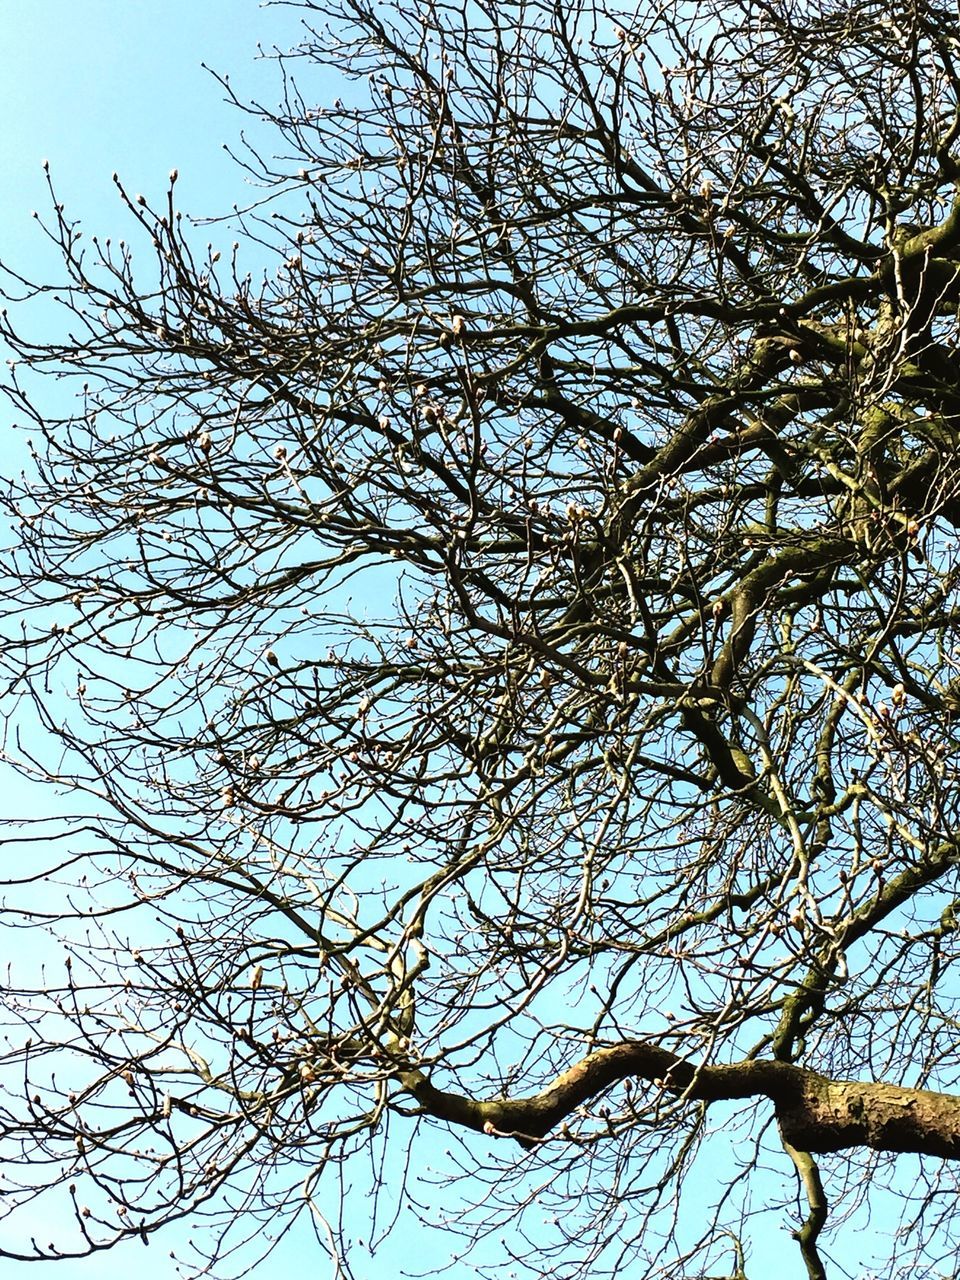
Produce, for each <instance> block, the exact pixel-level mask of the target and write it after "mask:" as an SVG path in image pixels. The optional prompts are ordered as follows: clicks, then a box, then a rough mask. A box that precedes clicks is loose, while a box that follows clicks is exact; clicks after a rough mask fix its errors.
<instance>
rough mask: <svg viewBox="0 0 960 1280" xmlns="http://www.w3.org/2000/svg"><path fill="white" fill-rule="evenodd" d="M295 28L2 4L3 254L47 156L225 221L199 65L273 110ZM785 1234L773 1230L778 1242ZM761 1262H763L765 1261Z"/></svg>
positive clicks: (233, 19)
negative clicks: (170, 181)
mask: <svg viewBox="0 0 960 1280" xmlns="http://www.w3.org/2000/svg"><path fill="white" fill-rule="evenodd" d="M296 25H297V14H296V11H293V10H286V9H282V8H276V7H268V8H266V9H262V8H261V7H260V5H259V4H258V3H256V0H162V2H161V3H146V2H145V0H0V32H2V38H0V120H2V127H0V258H2V259H4V260H6V261H9V262H11V263H15V264H19V265H21V266H22V267H23V268H24V269H25V270H26V271H27V272H28V273H29V270H30V268H31V264H36V265H37V270H38V272H39V273H40V274H41V275H42V274H43V262H44V260H45V249H44V244H43V241H42V238H41V237H40V235H39V233H38V230H37V227H36V224H35V223H34V222H33V221H32V219H31V217H30V213H31V210H33V209H39V210H43V209H44V207H45V202H46V189H45V183H44V174H43V170H42V167H41V165H42V161H43V160H44V159H46V160H49V162H50V166H51V171H52V174H53V177H54V181H55V183H56V186H57V189H58V193H59V196H60V198H61V199H62V200H63V201H64V202H65V204H66V205H67V209H68V211H69V212H70V213H71V214H72V215H74V216H79V217H81V218H82V220H83V222H84V224H85V227H86V229H87V230H88V233H92V232H99V233H100V234H102V235H104V236H106V235H109V234H111V233H113V234H117V235H122V234H123V230H122V227H123V212H122V208H121V205H120V202H119V200H118V198H117V195H116V192H115V190H114V187H113V184H112V182H111V174H112V172H113V171H114V170H116V171H117V172H118V173H119V174H120V176H121V178H122V179H123V181H124V183H125V185H126V186H127V188H128V189H129V190H131V191H143V192H144V193H147V194H151V195H155V194H156V193H158V192H160V191H161V190H163V189H164V188H165V186H166V184H167V175H168V172H169V171H170V170H171V169H172V168H174V167H176V168H177V169H178V170H179V174H180V179H179V187H178V198H179V202H180V205H181V207H183V208H185V209H187V210H191V211H194V212H197V213H201V214H205V213H211V214H212V213H217V212H225V211H226V210H227V209H229V208H230V206H231V205H232V204H233V203H235V202H242V201H243V199H244V186H243V178H242V175H241V174H240V173H238V171H237V170H236V169H235V167H234V166H233V164H232V163H231V162H230V161H229V159H228V158H227V157H226V156H225V155H224V153H223V151H222V144H223V143H224V142H225V141H232V140H234V139H235V138H236V136H237V133H238V130H239V128H240V126H241V123H243V122H241V120H240V119H238V117H237V114H236V112H235V111H234V110H232V109H231V108H229V107H228V106H227V105H226V104H225V103H224V102H223V101H222V93H221V90H220V88H219V86H218V85H217V84H216V82H215V81H214V80H213V78H212V77H211V76H210V75H209V74H208V73H206V72H205V71H204V70H203V69H202V67H201V62H207V63H208V64H210V65H211V66H213V67H215V68H217V69H218V70H221V71H230V72H232V73H233V79H234V82H235V83H236V84H237V86H238V88H241V87H242V88H243V89H244V90H245V91H246V92H247V93H248V94H250V95H254V94H256V95H259V96H261V97H262V98H263V99H265V100H266V101H267V102H273V101H274V100H275V99H276V97H277V92H278V90H277V77H276V69H275V68H274V67H273V66H272V65H269V64H265V63H260V64H259V65H258V64H257V63H256V61H255V59H256V52H257V50H256V46H257V42H258V41H261V42H262V43H263V44H264V45H265V46H270V45H273V44H277V45H280V46H283V47H286V46H287V45H289V44H290V43H291V42H292V41H293V40H294V39H295V34H296ZM325 88H326V86H323V85H320V86H318V87H315V93H316V95H317V97H318V98H319V99H320V100H332V99H333V98H334V97H335V96H336V94H337V87H336V86H335V85H334V84H332V83H331V85H330V89H329V93H328V94H327V93H325V92H324V90H325ZM5 452H6V448H5ZM7 456H9V454H7ZM4 786H6V787H7V788H8V789H9V788H10V780H9V777H8V778H6V779H4V778H3V776H2V775H0V788H3V787H4ZM17 798H18V799H19V791H18V797H17ZM12 800H13V797H12V794H11V793H10V791H9V790H8V794H7V795H6V796H4V795H3V794H2V791H0V814H2V813H3V812H10V811H11V808H12ZM437 1137H438V1145H439V1146H440V1147H442V1146H443V1145H444V1144H445V1143H446V1142H447V1141H448V1139H447V1137H446V1135H444V1134H443V1133H438V1135H437ZM37 1225H38V1227H39V1225H40V1224H37ZM48 1225H50V1224H48ZM783 1225H784V1224H782V1223H781V1224H777V1223H774V1224H771V1226H772V1229H773V1232H774V1234H776V1233H777V1232H778V1231H782V1228H783ZM41 1229H43V1230H44V1231H46V1227H44V1228H41ZM362 1230H363V1225H362V1223H361V1222H359V1221H358V1232H359V1231H362ZM51 1234H52V1232H51ZM172 1243H174V1241H173V1240H170V1241H164V1239H163V1238H160V1239H155V1240H154V1242H153V1244H152V1245H151V1247H150V1248H149V1249H144V1248H143V1247H142V1246H141V1245H140V1244H139V1243H137V1244H136V1245H133V1246H130V1247H127V1248H125V1249H123V1250H120V1251H117V1252H115V1253H113V1254H110V1255H100V1256H98V1257H96V1258H92V1259H88V1260H86V1261H85V1262H82V1263H65V1264H54V1265H33V1266H31V1268H29V1269H27V1270H25V1271H24V1275H29V1276H31V1277H36V1278H37V1280H93V1277H97V1280H120V1278H121V1277H122V1278H123V1280H128V1278H129V1277H131V1276H135V1277H136V1280H167V1278H168V1277H171V1278H172V1277H173V1276H174V1270H173V1264H172V1263H170V1262H169V1260H168V1257H167V1250H168V1248H169V1247H170V1244H172ZM435 1245H439V1246H440V1252H441V1255H442V1251H443V1249H444V1248H446V1247H447V1246H448V1245H452V1242H451V1241H449V1240H447V1241H445V1242H442V1243H441V1242H439V1241H427V1240H425V1238H424V1236H423V1232H422V1231H420V1232H418V1233H417V1236H416V1238H415V1239H412V1238H411V1237H407V1238H406V1239H404V1238H403V1237H402V1235H398V1236H397V1237H396V1240H395V1249H394V1248H388V1249H387V1250H385V1251H383V1252H381V1255H380V1257H379V1258H378V1260H377V1263H376V1264H371V1265H370V1266H369V1268H368V1269H367V1270H366V1271H365V1272H363V1273H361V1272H360V1271H359V1270H358V1276H359V1277H360V1280H378V1278H381V1277H382V1278H383V1280H386V1277H388V1276H390V1277H392V1276H393V1275H394V1274H396V1265H395V1261H394V1260H395V1259H396V1258H397V1257H400V1258H401V1259H402V1260H403V1262H404V1263H405V1264H406V1265H411V1266H413V1267H416V1264H417V1262H420V1263H421V1264H422V1265H427V1259H428V1254H429V1250H430V1248H432V1247H434V1246H435ZM295 1250H300V1251H302V1252H301V1257H300V1263H301V1265H302V1266H305V1267H307V1268H308V1269H309V1273H310V1275H311V1276H317V1277H318V1280H319V1278H320V1277H323V1276H325V1275H326V1274H327V1273H326V1268H325V1264H324V1262H323V1260H322V1258H321V1257H319V1256H318V1254H317V1252H316V1246H314V1245H313V1244H312V1241H311V1240H309V1239H308V1238H306V1236H301V1237H298V1238H297V1239H296V1240H295V1241H294V1242H293V1243H292V1248H291V1249H288V1250H287V1251H286V1253H285V1256H283V1257H280V1256H278V1257H276V1258H275V1259H274V1260H273V1261H271V1262H268V1263H267V1264H265V1266H264V1267H263V1268H262V1270H261V1271H259V1272H258V1273H257V1274H258V1275H259V1276H262V1277H265V1278H266V1280H274V1278H275V1277H281V1276H284V1275H285V1274H286V1273H287V1272H288V1271H289V1270H290V1266H291V1261H292V1259H291V1256H290V1255H291V1252H292V1251H295ZM867 1253H869V1249H868V1250H867ZM770 1256H771V1259H772V1258H773V1257H777V1258H778V1260H779V1263H780V1265H779V1269H778V1274H779V1275H781V1276H783V1277H786V1276H787V1275H789V1276H794V1275H799V1274H800V1273H801V1269H800V1268H799V1260H798V1257H797V1255H796V1251H795V1247H794V1246H793V1245H792V1242H790V1241H789V1240H788V1239H786V1238H783V1243H782V1250H781V1249H780V1248H779V1247H777V1244H775V1245H774V1247H772V1248H771V1250H770ZM755 1265H758V1266H762V1262H761V1261H760V1259H757V1263H756V1264H755ZM12 1266H13V1264H10V1263H6V1264H0V1273H2V1275H3V1276H6V1275H8V1274H9V1272H10V1270H11V1269H12ZM752 1274H757V1275H759V1274H760V1272H759V1271H755V1272H753V1273H752Z"/></svg>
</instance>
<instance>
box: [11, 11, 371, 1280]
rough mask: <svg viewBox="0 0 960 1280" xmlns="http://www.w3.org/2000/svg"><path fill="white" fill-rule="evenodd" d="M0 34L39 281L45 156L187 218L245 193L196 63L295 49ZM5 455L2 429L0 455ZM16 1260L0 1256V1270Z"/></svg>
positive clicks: (135, 1261)
mask: <svg viewBox="0 0 960 1280" xmlns="http://www.w3.org/2000/svg"><path fill="white" fill-rule="evenodd" d="M0 33H2V34H0V120H2V126H0V260H3V261H6V262H10V263H12V264H16V265H17V266H18V267H20V268H22V269H24V270H25V273H26V274H29V270H30V269H31V268H32V269H35V270H36V271H37V273H38V274H40V275H42V274H43V267H44V264H45V263H47V264H48V263H50V261H51V259H50V257H49V254H48V251H47V246H46V245H45V244H44V241H43V237H42V235H41V234H40V231H39V228H38V226H37V224H36V222H35V221H34V220H33V218H32V217H31V213H32V211H33V210H38V211H40V212H41V213H43V212H44V211H45V209H46V207H47V206H48V204H49V196H48V193H47V190H46V179H45V174H44V170H43V161H44V160H46V161H48V162H49V164H50V171H51V176H52V178H53V181H54V184H55V186H56V189H57V193H58V197H59V198H60V199H61V200H63V202H64V203H65V205H66V206H67V211H68V213H69V214H71V215H73V216H77V217H79V218H81V220H82V221H83V223H84V226H85V229H86V231H87V234H88V235H90V234H94V233H97V232H99V233H100V234H102V235H104V236H106V235H109V234H111V232H112V231H113V232H115V231H116V229H117V228H118V227H122V225H123V214H122V207H121V204H120V200H119V198H118V195H117V193H116V190H115V189H114V186H113V182H112V180H111V175H112V173H113V172H114V171H116V172H117V173H118V174H119V176H120V178H121V180H122V181H123V182H124V185H125V186H126V187H127V188H128V189H129V190H131V191H143V192H144V193H146V194H149V195H154V194H158V193H160V192H162V191H164V190H165V189H166V186H167V181H168V174H169V171H170V170H171V169H173V168H177V169H178V171H179V175H180V177H179V186H178V197H179V200H180V203H181V207H184V208H187V209H190V210H193V211H196V212H198V213H203V214H215V213H220V212H226V211H228V210H229V208H230V207H231V206H232V205H233V204H234V203H235V202H242V201H243V199H244V185H243V179H242V176H241V175H240V174H239V173H238V172H237V169H236V167H235V165H234V164H233V162H232V161H231V160H230V159H229V158H228V157H227V156H226V154H225V153H224V151H223V143H224V142H227V141H233V140H235V139H236V136H237V133H238V130H239V128H240V124H241V122H240V121H239V120H238V118H237V113H236V110H235V109H233V108H230V107H228V106H227V104H226V103H225V102H224V101H223V97H224V95H223V91H222V89H221V88H220V86H219V85H218V84H217V83H216V81H215V80H214V78H213V76H212V75H211V74H210V73H209V72H208V71H205V70H204V68H203V66H202V63H206V64H207V65H208V66H210V67H212V68H215V69H216V70H217V71H220V72H231V73H233V79H235V81H236V82H237V84H238V86H239V85H241V84H242V86H243V88H244V89H245V90H246V91H247V93H248V94H249V95H250V96H253V95H255V94H258V93H260V92H261V91H263V92H264V93H268V92H269V91H270V88H271V86H273V97H270V98H268V100H269V101H273V99H274V98H275V97H276V88H275V86H276V68H275V67H274V66H273V65H272V64H270V63H267V62H265V61H260V62H257V42H258V41H261V42H262V43H263V45H264V46H270V45H271V44H279V45H281V46H283V47H286V46H287V45H289V44H290V43H292V42H293V40H294V39H295V35H296V15H295V14H294V13H293V12H292V11H290V10H284V9H281V8H277V7H271V8H268V9H266V10H263V9H261V7H260V5H258V4H257V3H256V0H163V2H162V3H161V4H156V3H153V4H148V3H144V2H141V0H79V2H78V0H0ZM332 96H334V95H333V94H332V93H331V97H332ZM118 234H121V235H122V234H123V231H122V230H121V231H119V233H118ZM4 425H5V424H4ZM9 458H10V455H9V436H7V438H6V439H5V441H4V452H3V455H0V461H2V462H3V463H7V462H9ZM14 793H15V794H14ZM22 800H23V789H22V783H21V782H20V781H19V780H18V781H16V785H15V787H14V785H13V782H12V780H11V777H10V775H7V776H5V777H4V776H3V775H2V774H0V815H3V814H6V815H9V814H10V813H11V812H12V811H13V809H14V807H15V806H19V805H20V804H21V803H22ZM45 800H46V797H45ZM34 1229H35V1230H36V1231H37V1233H38V1236H39V1237H40V1238H41V1239H43V1238H44V1237H46V1238H49V1237H50V1236H51V1235H53V1234H54V1233H55V1224H50V1223H48V1222H43V1221H42V1220H40V1221H36V1222H34V1223H31V1224H30V1228H28V1229H26V1230H25V1234H26V1235H29V1234H30V1233H31V1231H32V1230H34ZM176 1243H177V1242H176V1241H175V1240H174V1239H173V1238H170V1239H167V1238H155V1239H154V1241H153V1242H152V1244H151V1247H150V1248H144V1247H143V1245H142V1244H140V1242H139V1241H137V1242H136V1243H134V1244H131V1245H129V1246H125V1247H123V1248H120V1249H117V1250H114V1251H112V1252H111V1253H109V1254H99V1255H97V1256H95V1257H93V1258H88V1259H85V1260H83V1261H76V1262H58V1263H54V1264H34V1263H32V1264H30V1266H29V1267H26V1265H25V1264H24V1266H23V1267H22V1268H20V1270H22V1272H23V1274H24V1275H25V1276H27V1275H28V1276H29V1277H30V1278H31V1280H93V1278H94V1277H97V1280H121V1278H122V1280H130V1277H131V1276H135V1277H136V1280H168V1278H170V1280H172V1277H174V1275H175V1270H174V1265H173V1263H172V1262H171V1261H170V1260H169V1249H170V1247H171V1246H173V1245H174V1244H176ZM299 1244H300V1246H301V1251H302V1254H303V1255H306V1254H307V1253H308V1252H309V1254H310V1255H311V1261H312V1262H313V1263H314V1265H313V1266H312V1267H311V1274H314V1275H316V1276H317V1277H318V1280H319V1278H320V1277H322V1276H324V1274H325V1267H324V1265H323V1262H322V1260H321V1259H320V1258H318V1257H317V1256H316V1245H315V1244H314V1243H313V1242H312V1240H310V1239H304V1240H302V1241H300V1242H299ZM296 1248H297V1242H291V1251H296ZM290 1261H291V1259H290V1256H289V1253H288V1254H287V1256H286V1259H284V1258H283V1257H281V1256H279V1255H278V1256H277V1257H276V1258H275V1259H274V1260H273V1261H270V1262H268V1263H266V1264H265V1266H264V1267H263V1268H261V1270H260V1271H259V1272H258V1275H259V1276H261V1277H263V1280H274V1278H275V1277H280V1276H283V1275H284V1274H286V1273H287V1271H288V1270H289V1266H290ZM317 1264H319V1265H317ZM14 1265H15V1264H13V1263H9V1262H8V1263H0V1273H2V1274H3V1275H4V1276H7V1275H9V1274H10V1273H11V1271H12V1269H13V1267H14ZM371 1280H373V1278H372V1276H371Z"/></svg>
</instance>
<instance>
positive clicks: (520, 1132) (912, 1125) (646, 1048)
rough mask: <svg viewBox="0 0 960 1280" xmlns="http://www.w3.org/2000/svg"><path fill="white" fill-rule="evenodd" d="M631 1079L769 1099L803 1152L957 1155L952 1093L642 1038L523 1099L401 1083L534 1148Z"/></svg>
mask: <svg viewBox="0 0 960 1280" xmlns="http://www.w3.org/2000/svg"><path fill="white" fill-rule="evenodd" d="M634 1078H641V1079H645V1080H650V1081H653V1082H655V1083H657V1084H662V1086H663V1087H664V1088H666V1089H667V1090H669V1091H670V1092H671V1093H673V1094H675V1095H677V1096H682V1097H685V1098H688V1099H689V1100H690V1101H699V1102H719V1101H724V1100H733V1099H736V1098H750V1097H766V1098H768V1099H769V1100H770V1101H771V1102H772V1103H773V1105H774V1111H775V1113H776V1117H777V1121H778V1123H779V1125H780V1131H781V1134H782V1135H783V1137H784V1139H785V1140H786V1141H787V1142H789V1143H790V1144H791V1145H792V1146H794V1147H796V1148H798V1149H800V1150H804V1151H812V1152H817V1153H823V1152H830V1151H842V1150H844V1149H846V1148H850V1147H869V1148H872V1149H873V1150H875V1151H890V1152H914V1153H915V1154H917V1155H930V1156H940V1157H942V1158H943V1159H946V1160H956V1159H960V1098H958V1097H955V1096H954V1095H952V1094H946V1093H935V1092H933V1091H931V1090H929V1089H910V1088H905V1087H903V1086H900V1085H892V1084H884V1083H878V1082H872V1081H857V1080H832V1079H830V1078H829V1077H827V1076H823V1075H820V1074H819V1073H818V1072H816V1071H811V1070H809V1069H808V1068H805V1067H798V1066H793V1065H791V1064H789V1063H785V1062H773V1061H745V1062H739V1063H733V1064H731V1065H728V1066H702V1067H697V1066H695V1065H693V1064H692V1063H690V1062H687V1061H685V1060H684V1059H682V1058H678V1057H677V1056H676V1055H675V1054H673V1053H671V1052H670V1051H669V1050H666V1049H662V1048H660V1047H659V1046H657V1045H652V1044H648V1043H645V1042H643V1041H626V1042H624V1043H623V1044H619V1045H613V1046H611V1047H609V1048H605V1049H599V1050H597V1051H596V1052H595V1053H591V1054H589V1055H588V1056H587V1057H585V1058H583V1059H581V1061H580V1062H577V1063H575V1064H574V1065H573V1066H572V1067H569V1068H568V1069H567V1070H566V1071H564V1072H563V1073H562V1074H561V1075H559V1076H557V1078H556V1079H555V1080H554V1081H553V1082H552V1083H551V1084H549V1085H548V1086H547V1087H546V1088H545V1089H543V1090H541V1092H540V1093H537V1094H533V1095H532V1096H530V1097H526V1098H502V1099H495V1100H490V1101H481V1100H478V1099H475V1098H470V1097H468V1096H466V1095H463V1094H457V1093H448V1092H445V1091H443V1090H441V1089H438V1088H436V1087H435V1086H434V1085H433V1084H432V1083H431V1082H430V1081H429V1080H428V1079H427V1077H426V1076H425V1075H424V1074H423V1073H422V1072H418V1071H415V1072H407V1073H404V1074H403V1075H402V1076H401V1083H402V1084H403V1086H404V1087H405V1088H406V1089H407V1090H408V1091H409V1092H410V1093H412V1094H413V1096H414V1097H415V1098H416V1099H417V1101H418V1103H419V1104H420V1106H421V1108H422V1109H423V1111H424V1112H425V1113H427V1114H429V1115H431V1116H434V1117H435V1118H436V1119H439V1120H447V1121H449V1122H450V1123H451V1124H457V1125H462V1126H464V1127H466V1128H469V1129H476V1130H478V1131H479V1132H485V1133H489V1134H496V1135H497V1136H499V1137H512V1138H515V1139H516V1140H517V1141H518V1142H520V1143H521V1144H522V1145H533V1144H534V1143H536V1142H538V1141H540V1140H541V1139H542V1138H543V1137H545V1136H546V1134H548V1133H549V1132H550V1130H551V1129H553V1128H554V1127H555V1126H556V1125H557V1124H559V1123H560V1122H561V1121H562V1120H563V1119H564V1118H565V1117H566V1116H568V1115H570V1114H571V1112H572V1111H573V1110H574V1108H575V1107H577V1106H579V1105H581V1104H582V1103H584V1102H586V1101H587V1100H588V1099H590V1098H591V1097H594V1096H596V1095H597V1094H598V1093H600V1092H602V1091H603V1090H604V1089H606V1088H608V1087H609V1086H610V1085H612V1084H616V1083H617V1082H619V1081H621V1080H627V1079H634Z"/></svg>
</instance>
